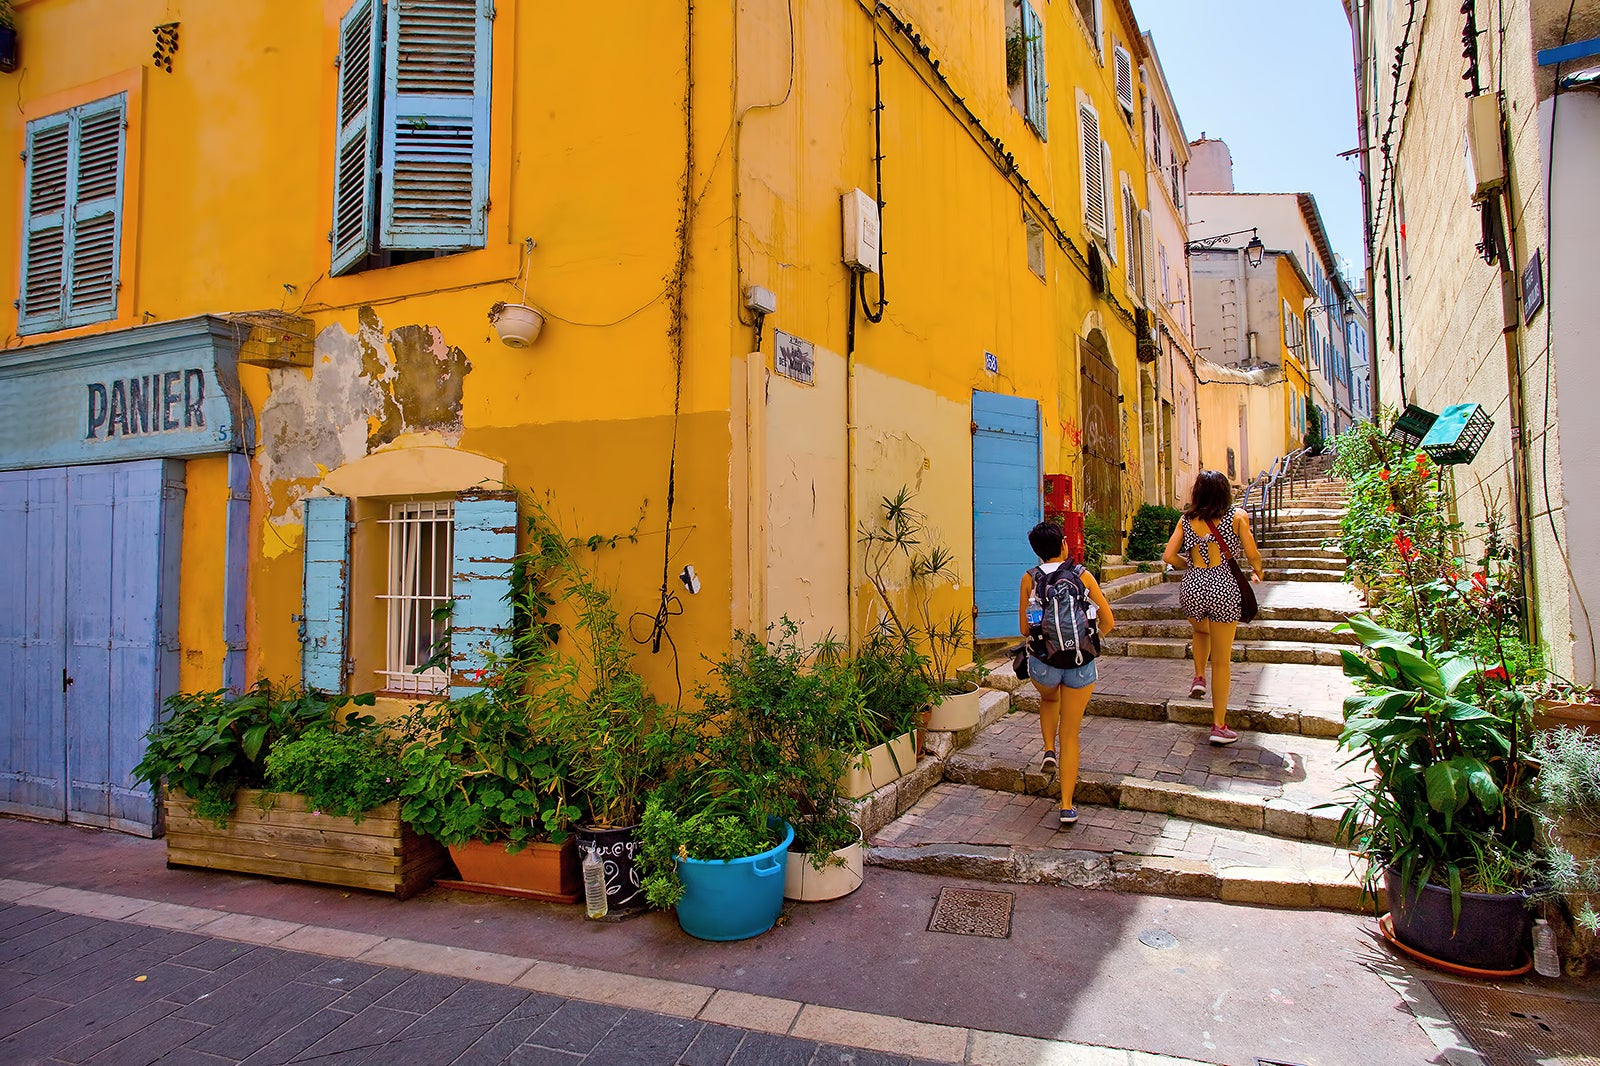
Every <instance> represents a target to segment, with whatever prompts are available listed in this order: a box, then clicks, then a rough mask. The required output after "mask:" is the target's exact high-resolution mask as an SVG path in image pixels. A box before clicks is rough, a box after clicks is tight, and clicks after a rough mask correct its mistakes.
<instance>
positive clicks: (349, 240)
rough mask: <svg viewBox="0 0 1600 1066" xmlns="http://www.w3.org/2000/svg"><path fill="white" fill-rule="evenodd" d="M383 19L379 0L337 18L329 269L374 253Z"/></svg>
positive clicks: (362, 0)
mask: <svg viewBox="0 0 1600 1066" xmlns="http://www.w3.org/2000/svg"><path fill="white" fill-rule="evenodd" d="M382 59H383V20H382V19H380V18H378V15H377V0H359V2H358V3H357V4H356V6H355V7H352V8H351V9H350V10H349V11H348V12H347V13H346V14H345V16H344V20H343V21H342V22H340V23H339V124H338V134H337V141H336V143H335V147H334V153H335V154H334V172H333V230H332V233H331V236H330V240H331V241H332V244H333V266H332V273H334V274H343V273H344V272H346V271H347V270H349V269H350V268H351V267H353V266H356V265H357V264H359V263H360V262H361V261H362V260H363V259H365V258H366V257H367V256H368V255H369V254H370V253H371V252H372V234H373V230H374V227H375V226H376V217H375V216H376V213H377V212H376V207H375V201H376V196H377V188H378V123H377V117H378V101H379V92H380V85H381V82H380V80H379V79H380V78H381V76H382V73H383V63H382Z"/></svg>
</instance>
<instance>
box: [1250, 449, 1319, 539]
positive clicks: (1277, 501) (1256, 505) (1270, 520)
mask: <svg viewBox="0 0 1600 1066" xmlns="http://www.w3.org/2000/svg"><path fill="white" fill-rule="evenodd" d="M1310 452H1311V449H1309V448H1301V449H1299V450H1298V451H1292V452H1289V453H1288V454H1286V455H1280V456H1278V457H1277V458H1276V459H1274V460H1273V461H1272V465H1271V466H1270V467H1268V468H1267V469H1266V470H1264V471H1263V472H1262V473H1261V474H1260V476H1258V477H1257V478H1256V479H1255V480H1254V481H1252V482H1250V484H1248V485H1246V486H1245V490H1244V498H1243V499H1242V500H1240V506H1241V507H1243V508H1244V509H1245V513H1246V514H1248V515H1249V516H1250V528H1251V529H1253V530H1254V531H1255V532H1256V533H1257V534H1260V533H1263V532H1266V531H1269V530H1275V529H1277V528H1278V525H1279V522H1280V520H1281V518H1282V516H1283V506H1284V495H1285V494H1286V493H1290V494H1292V492H1293V488H1294V482H1295V479H1296V477H1297V476H1298V478H1299V480H1300V482H1301V483H1302V484H1304V483H1305V482H1306V481H1307V475H1306V472H1305V470H1304V466H1303V463H1302V460H1303V459H1304V458H1305V457H1306V456H1307V455H1309V454H1310Z"/></svg>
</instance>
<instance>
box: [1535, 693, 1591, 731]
mask: <svg viewBox="0 0 1600 1066" xmlns="http://www.w3.org/2000/svg"><path fill="white" fill-rule="evenodd" d="M1534 706H1535V708H1536V712H1535V714H1534V718H1533V724H1534V727H1535V728H1537V729H1561V728H1567V729H1582V730H1586V731H1587V732H1589V733H1590V734H1592V735H1594V736H1597V737H1600V703H1568V702H1567V701H1566V700H1556V699H1543V700H1536V701H1535V702H1534Z"/></svg>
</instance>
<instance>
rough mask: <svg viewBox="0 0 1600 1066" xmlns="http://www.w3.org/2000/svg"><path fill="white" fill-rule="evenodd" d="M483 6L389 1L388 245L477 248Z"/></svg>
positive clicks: (469, 1)
mask: <svg viewBox="0 0 1600 1066" xmlns="http://www.w3.org/2000/svg"><path fill="white" fill-rule="evenodd" d="M489 3H490V0H389V18H388V34H387V38H386V41H385V50H384V85H383V203H382V210H383V224H382V228H381V231H380V235H379V240H380V242H381V243H382V245H383V247H385V248H422V249H430V248H431V249H458V248H482V247H483V246H484V242H485V235H486V233H487V232H488V226H487V223H486V219H485V216H486V214H487V212H488V201H489V58H490V51H491V38H490V30H491V27H492V22H491V19H490V9H489Z"/></svg>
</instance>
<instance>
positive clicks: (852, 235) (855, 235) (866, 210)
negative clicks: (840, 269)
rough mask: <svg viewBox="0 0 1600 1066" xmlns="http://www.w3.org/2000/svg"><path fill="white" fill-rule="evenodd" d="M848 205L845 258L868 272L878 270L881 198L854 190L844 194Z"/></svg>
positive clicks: (845, 211)
mask: <svg viewBox="0 0 1600 1066" xmlns="http://www.w3.org/2000/svg"><path fill="white" fill-rule="evenodd" d="M840 201H841V206H842V207H843V208H844V261H845V262H846V263H847V264H848V265H850V266H852V267H854V268H855V269H857V270H864V271H866V272H867V273H868V274H876V273H877V272H878V201H876V200H874V199H873V198H872V197H870V196H868V195H867V194H866V193H864V192H862V191H861V190H860V189H851V190H850V191H849V192H847V193H845V194H844V195H843V196H842V197H840Z"/></svg>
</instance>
